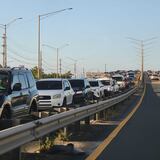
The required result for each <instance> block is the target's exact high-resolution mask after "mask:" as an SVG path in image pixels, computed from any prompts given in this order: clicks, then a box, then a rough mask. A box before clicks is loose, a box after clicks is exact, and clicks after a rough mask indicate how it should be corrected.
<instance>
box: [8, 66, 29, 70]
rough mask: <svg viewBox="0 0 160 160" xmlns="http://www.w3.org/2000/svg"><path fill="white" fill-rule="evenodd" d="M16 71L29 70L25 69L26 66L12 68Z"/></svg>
mask: <svg viewBox="0 0 160 160" xmlns="http://www.w3.org/2000/svg"><path fill="white" fill-rule="evenodd" d="M15 69H20V70H22V69H23V70H28V68H25V67H24V66H19V67H13V68H11V70H15Z"/></svg>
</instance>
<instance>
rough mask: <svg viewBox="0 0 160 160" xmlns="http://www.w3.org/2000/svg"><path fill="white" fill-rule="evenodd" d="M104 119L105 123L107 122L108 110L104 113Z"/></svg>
mask: <svg viewBox="0 0 160 160" xmlns="http://www.w3.org/2000/svg"><path fill="white" fill-rule="evenodd" d="M103 118H104V120H105V121H106V120H107V110H106V109H105V110H104V111H103Z"/></svg>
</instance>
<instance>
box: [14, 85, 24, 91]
mask: <svg viewBox="0 0 160 160" xmlns="http://www.w3.org/2000/svg"><path fill="white" fill-rule="evenodd" d="M21 89H22V85H21V83H16V84H14V86H13V91H20V90H21Z"/></svg>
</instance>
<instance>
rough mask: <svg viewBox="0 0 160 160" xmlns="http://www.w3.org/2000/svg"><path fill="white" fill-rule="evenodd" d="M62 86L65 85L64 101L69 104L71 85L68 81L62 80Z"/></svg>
mask: <svg viewBox="0 0 160 160" xmlns="http://www.w3.org/2000/svg"><path fill="white" fill-rule="evenodd" d="M64 87H65V95H66V101H67V102H66V103H67V104H71V98H72V95H71V87H70V85H69V82H68V81H66V80H64Z"/></svg>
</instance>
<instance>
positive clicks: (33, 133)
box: [0, 88, 137, 155]
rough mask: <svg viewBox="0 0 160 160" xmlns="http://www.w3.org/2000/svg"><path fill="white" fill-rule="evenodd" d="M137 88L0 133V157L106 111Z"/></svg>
mask: <svg viewBox="0 0 160 160" xmlns="http://www.w3.org/2000/svg"><path fill="white" fill-rule="evenodd" d="M136 89H137V88H133V89H132V90H130V91H128V92H127V93H124V94H123V95H120V96H118V97H115V98H112V99H108V100H106V101H102V102H99V103H96V104H91V105H88V106H84V107H80V108H76V109H73V110H70V111H67V112H63V113H60V114H56V115H53V116H49V117H46V118H42V119H40V120H36V121H32V122H29V123H26V124H23V125H19V126H15V127H12V128H8V129H5V130H2V131H0V155H2V154H4V153H6V152H8V151H10V150H13V149H15V148H17V147H20V146H21V145H23V144H25V143H27V142H30V141H32V140H35V139H37V138H40V137H42V136H44V135H46V134H48V133H50V132H53V131H55V130H57V129H60V128H62V127H65V126H67V125H69V124H71V123H73V122H76V121H79V120H82V119H84V118H86V117H88V116H91V115H93V114H95V113H97V112H100V111H102V110H104V109H107V108H109V107H111V106H113V105H115V104H117V103H119V102H121V101H123V100H125V99H127V98H128V97H129V96H131V95H132V94H134V93H135V91H136Z"/></svg>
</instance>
